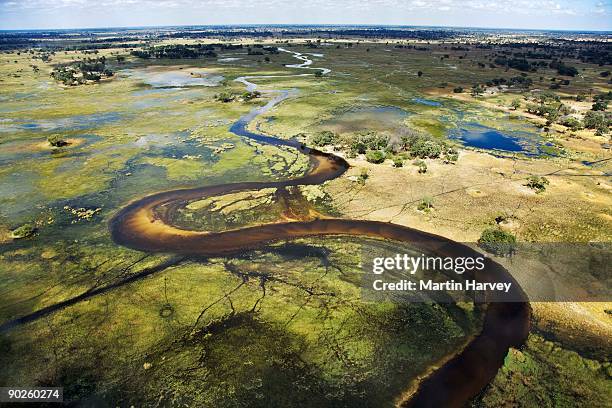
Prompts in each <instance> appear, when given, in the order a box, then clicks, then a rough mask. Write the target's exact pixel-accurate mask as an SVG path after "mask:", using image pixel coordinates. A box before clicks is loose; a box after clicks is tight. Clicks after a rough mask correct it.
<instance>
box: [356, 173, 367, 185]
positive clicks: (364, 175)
mask: <svg viewBox="0 0 612 408" xmlns="http://www.w3.org/2000/svg"><path fill="white" fill-rule="evenodd" d="M368 177H370V175H369V174H368V169H361V172H360V173H359V176H358V177H357V182H358V183H359V184H361V185H363V184H365V182H366V180H367V179H368Z"/></svg>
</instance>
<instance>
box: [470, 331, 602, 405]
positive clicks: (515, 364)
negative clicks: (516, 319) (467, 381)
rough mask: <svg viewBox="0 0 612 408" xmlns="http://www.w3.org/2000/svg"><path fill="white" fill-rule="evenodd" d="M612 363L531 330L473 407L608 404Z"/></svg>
mask: <svg viewBox="0 0 612 408" xmlns="http://www.w3.org/2000/svg"><path fill="white" fill-rule="evenodd" d="M611 379H612V367H611V366H610V363H609V362H605V363H603V364H602V363H600V362H598V361H596V360H592V359H589V358H585V357H582V356H580V355H579V354H578V353H576V352H573V351H570V350H568V349H566V348H564V347H563V346H562V345H561V344H559V343H554V342H551V341H547V340H545V339H544V338H542V337H541V336H540V335H537V334H532V335H531V336H530V337H529V339H528V341H527V344H526V346H525V347H524V348H523V349H521V350H515V349H512V350H510V352H509V353H508V357H506V361H505V364H504V366H503V368H502V369H501V370H500V372H499V374H498V375H497V377H495V380H494V381H493V382H492V383H491V384H490V385H489V387H487V389H485V390H484V391H483V392H482V394H481V395H480V396H479V397H478V398H476V399H475V401H473V402H472V404H470V406H472V407H474V408H475V407H482V406H487V407H488V406H490V407H501V406H519V407H533V406H541V407H573V406H576V404H577V401H579V405H580V406H588V407H605V406H607V405H608V403H609V401H610V397H612V395H611V392H610V380H611Z"/></svg>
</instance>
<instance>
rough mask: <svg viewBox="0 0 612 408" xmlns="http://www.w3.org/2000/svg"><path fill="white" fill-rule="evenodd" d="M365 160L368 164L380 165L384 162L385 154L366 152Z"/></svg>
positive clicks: (374, 151) (377, 151) (378, 151)
mask: <svg viewBox="0 0 612 408" xmlns="http://www.w3.org/2000/svg"><path fill="white" fill-rule="evenodd" d="M366 160H367V161H369V162H370V163H374V164H380V163H382V162H384V161H385V153H384V152H382V151H380V150H368V151H367V152H366Z"/></svg>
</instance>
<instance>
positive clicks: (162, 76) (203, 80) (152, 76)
mask: <svg viewBox="0 0 612 408" xmlns="http://www.w3.org/2000/svg"><path fill="white" fill-rule="evenodd" d="M122 74H123V75H127V76H128V77H131V78H135V79H137V80H139V81H141V82H143V83H145V84H147V85H150V86H152V87H153V88H184V87H190V86H217V85H219V83H221V81H223V79H225V78H224V77H223V76H222V75H215V74H212V73H210V72H208V71H205V70H203V69H198V68H185V69H174V70H161V69H159V70H155V69H142V70H136V69H126V70H124V71H122Z"/></svg>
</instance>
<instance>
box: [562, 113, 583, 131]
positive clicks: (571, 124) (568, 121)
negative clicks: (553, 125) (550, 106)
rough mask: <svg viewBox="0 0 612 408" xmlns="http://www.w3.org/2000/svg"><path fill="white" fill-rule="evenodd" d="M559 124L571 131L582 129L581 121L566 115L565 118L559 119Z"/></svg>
mask: <svg viewBox="0 0 612 408" xmlns="http://www.w3.org/2000/svg"><path fill="white" fill-rule="evenodd" d="M561 124H562V125H563V126H565V127H567V128H570V129H571V130H573V131H576V130H580V129H582V123H580V121H579V120H578V119H576V118H573V117H571V116H568V117H567V118H564V119H563V120H561Z"/></svg>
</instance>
